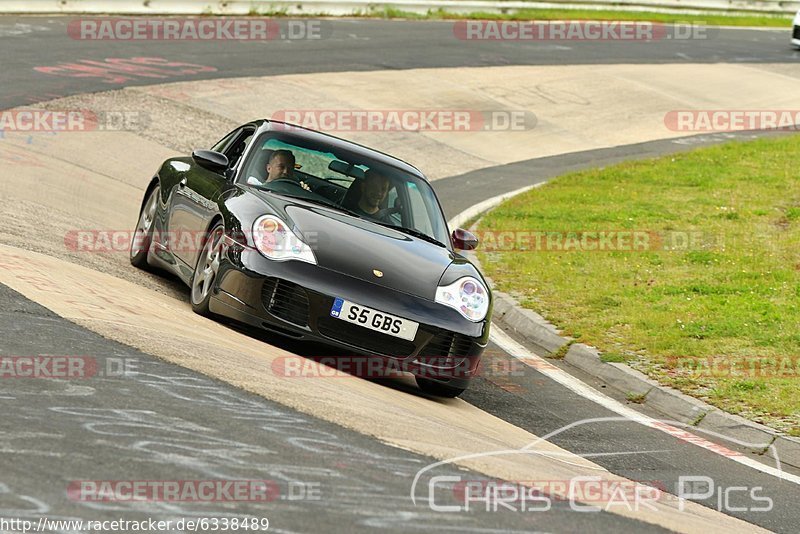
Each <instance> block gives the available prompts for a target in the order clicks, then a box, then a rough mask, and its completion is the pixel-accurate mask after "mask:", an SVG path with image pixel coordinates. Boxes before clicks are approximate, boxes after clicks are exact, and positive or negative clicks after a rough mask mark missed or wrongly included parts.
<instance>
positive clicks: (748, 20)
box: [249, 2, 792, 28]
mask: <svg viewBox="0 0 800 534" xmlns="http://www.w3.org/2000/svg"><path fill="white" fill-rule="evenodd" d="M498 4H502V2H498ZM249 14H250V15H251V16H269V17H293V18H301V17H324V16H326V15H325V14H324V13H306V14H302V15H296V14H293V15H288V14H287V10H286V9H285V8H284V9H266V10H260V9H257V8H253V9H251V10H250V13H249ZM349 16H351V17H367V18H383V19H407V20H624V21H651V22H662V23H681V24H687V23H691V24H702V25H708V26H756V27H774V28H790V27H791V25H792V16H791V15H753V14H744V13H742V14H711V13H708V14H703V15H688V14H681V13H652V12H646V11H613V10H606V11H602V10H597V11H596V10H592V9H522V10H519V11H516V12H514V13H485V12H480V11H476V12H474V13H466V14H455V13H448V12H446V11H444V10H441V9H438V10H431V11H429V12H427V13H412V12H410V11H403V10H400V9H397V8H394V7H388V6H387V7H382V8H375V9H369V10H365V11H358V12H355V13H354V14H352V15H349Z"/></svg>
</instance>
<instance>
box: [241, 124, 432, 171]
mask: <svg viewBox="0 0 800 534" xmlns="http://www.w3.org/2000/svg"><path fill="white" fill-rule="evenodd" d="M253 124H255V125H257V126H258V127H259V129H260V131H261V132H267V131H281V132H289V133H291V134H292V135H297V136H298V137H302V138H303V139H307V140H309V141H313V142H318V143H320V144H328V145H332V146H333V147H334V148H339V149H343V150H347V151H350V152H353V153H355V154H357V155H359V156H364V157H366V158H370V159H373V160H376V161H378V162H380V163H383V164H385V165H389V166H391V167H395V168H397V169H400V170H403V171H405V172H407V173H409V174H413V175H415V176H418V177H419V178H422V179H423V180H425V181H426V182H430V180H428V178H427V177H425V175H424V174H422V171H420V170H419V169H417V168H416V167H414V166H413V165H411V164H410V163H406V162H405V161H403V160H401V159H398V158H396V157H394V156H390V155H389V154H386V153H384V152H381V151H379V150H375V149H374V148H369V147H366V146H364V145H360V144H358V143H354V142H353V141H348V140H346V139H342V138H340V137H336V136H334V135H330V134H326V133H323V132H319V131H317V130H311V129H309V128H305V127H303V126H298V125H296V124H292V123H290V122H283V121H276V120H270V119H262V120H259V121H254V122H253ZM281 126H289V127H291V129H285V130H281V128H280V127H281Z"/></svg>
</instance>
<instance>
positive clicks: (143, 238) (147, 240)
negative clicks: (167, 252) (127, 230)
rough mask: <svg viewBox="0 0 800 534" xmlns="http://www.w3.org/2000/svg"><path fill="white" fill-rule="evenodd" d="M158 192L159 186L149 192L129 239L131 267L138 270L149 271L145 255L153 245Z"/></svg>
mask: <svg viewBox="0 0 800 534" xmlns="http://www.w3.org/2000/svg"><path fill="white" fill-rule="evenodd" d="M160 191H161V188H160V187H159V186H156V187H155V188H154V189H153V190H152V191H150V194H149V195H148V197H147V200H145V202H144V204H143V205H142V210H141V211H140V212H139V220H138V221H137V223H136V229H135V230H134V233H133V238H132V239H131V248H130V260H131V265H133V266H134V267H137V268H139V269H144V270H149V269H150V265H149V264H148V263H147V254H148V252H150V247H151V246H152V245H153V227H154V226H155V220H156V210H157V209H158V195H159V192H160Z"/></svg>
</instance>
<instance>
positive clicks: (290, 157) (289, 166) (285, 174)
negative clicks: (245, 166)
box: [247, 149, 311, 191]
mask: <svg viewBox="0 0 800 534" xmlns="http://www.w3.org/2000/svg"><path fill="white" fill-rule="evenodd" d="M295 163H296V160H295V157H294V153H292V151H291V150H286V149H279V150H275V151H273V152H272V154H270V155H269V161H268V162H267V178H266V180H264V182H263V183H262V182H261V180H259V179H258V178H255V177H253V176H251V177H250V178H248V179H247V183H248V184H251V185H264V184H267V183H269V182H274V181H275V180H292V181H296V179H295V176H294V168H295ZM298 183H299V184H300V187H302V188H303V189H305V190H306V191H311V188H310V187H309V186H308V185H307V184H306V183H305V182H303V181H299V182H298Z"/></svg>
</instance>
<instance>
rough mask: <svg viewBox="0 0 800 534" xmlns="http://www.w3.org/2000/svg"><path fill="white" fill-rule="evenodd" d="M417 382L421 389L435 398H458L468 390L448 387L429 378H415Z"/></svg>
mask: <svg viewBox="0 0 800 534" xmlns="http://www.w3.org/2000/svg"><path fill="white" fill-rule="evenodd" d="M415 380H416V381H417V385H418V386H419V389H421V390H422V391H424V392H425V393H427V394H428V395H433V396H435V397H446V398H449V399H452V398H455V397H458V396H459V395H461V394H462V393H464V392H465V391H466V390H467V388H457V387H454V386H448V385H447V384H442V383H441V382H436V381H435V380H431V379H429V378H421V377H419V376H417V377H415Z"/></svg>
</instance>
